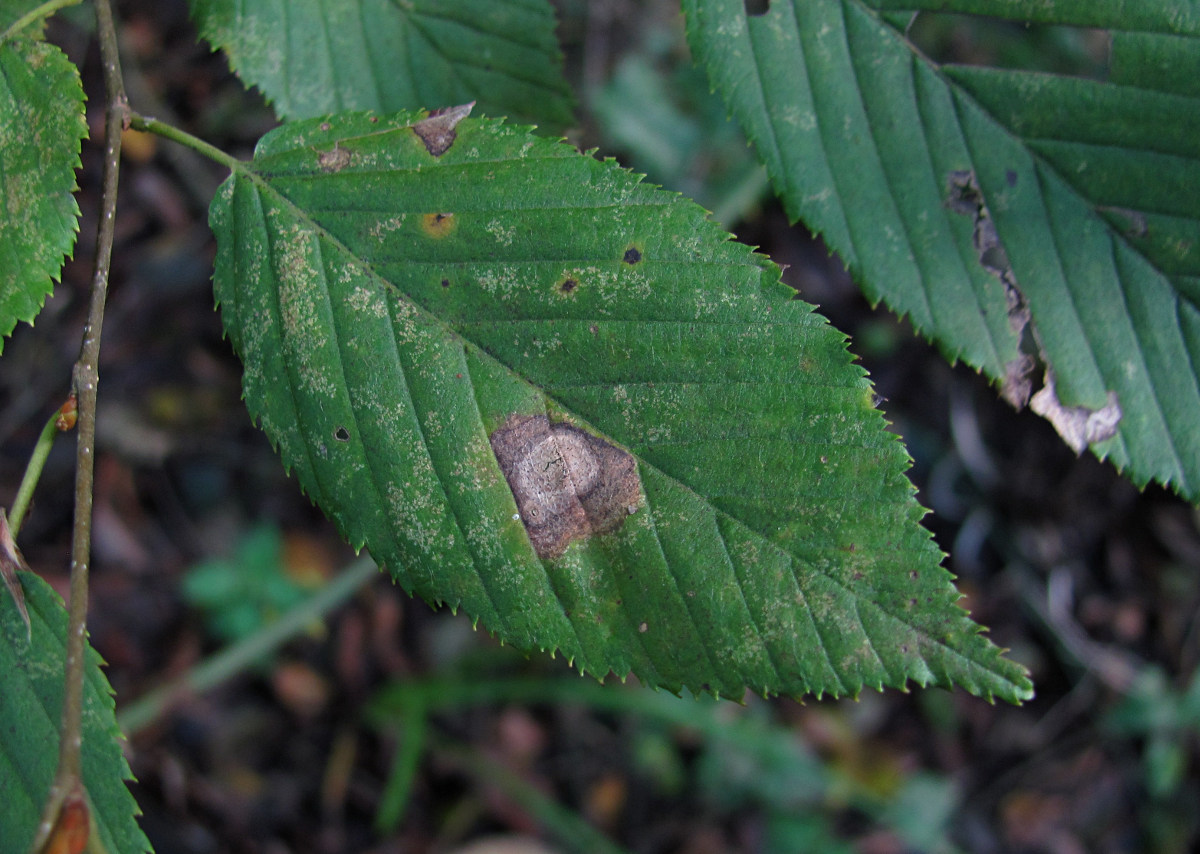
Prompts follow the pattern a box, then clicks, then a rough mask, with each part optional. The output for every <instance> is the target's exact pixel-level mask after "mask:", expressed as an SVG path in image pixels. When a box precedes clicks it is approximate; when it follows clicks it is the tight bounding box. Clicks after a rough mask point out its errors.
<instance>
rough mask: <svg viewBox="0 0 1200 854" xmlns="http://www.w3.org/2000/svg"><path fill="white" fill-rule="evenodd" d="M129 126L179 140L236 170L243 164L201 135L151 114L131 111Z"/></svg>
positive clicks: (175, 140)
mask: <svg viewBox="0 0 1200 854" xmlns="http://www.w3.org/2000/svg"><path fill="white" fill-rule="evenodd" d="M129 126H130V127H131V128H133V129H134V130H140V131H144V132H145V133H153V134H157V135H158V136H161V137H163V138H164V139H169V140H171V141H172V142H177V143H179V144H180V145H183V146H186V147H188V148H190V149H192V150H193V151H195V152H198V153H200V154H203V155H204V156H205V157H207V158H208V159H209V160H213V161H216V162H217V163H220V164H221V165H222V166H225V167H226V168H228V169H231V170H236V169H239V168H241V166H242V161H240V160H238V159H237V158H236V157H232V156H230V155H228V154H226V153H225V152H224V151H222V150H221V149H219V148H217V147H216V146H215V145H212V144H211V143H208V142H205V141H204V140H202V139H200V138H199V137H196V136H192V135H191V134H190V133H188V132H187V131H185V130H181V129H180V128H177V127H175V126H174V125H170V124H167V123H166V122H163V121H159V120H158V119H155V118H151V117H150V116H143V115H142V114H141V113H136V112H133V111H130V114H129Z"/></svg>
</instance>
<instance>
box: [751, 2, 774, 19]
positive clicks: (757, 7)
mask: <svg viewBox="0 0 1200 854" xmlns="http://www.w3.org/2000/svg"><path fill="white" fill-rule="evenodd" d="M745 2H746V14H747V15H749V16H750V17H751V18H757V17H758V16H759V15H765V14H767V12H768V11H770V9H771V0H745Z"/></svg>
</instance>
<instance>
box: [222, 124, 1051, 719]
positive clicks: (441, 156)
mask: <svg viewBox="0 0 1200 854" xmlns="http://www.w3.org/2000/svg"><path fill="white" fill-rule="evenodd" d="M464 115H465V111H462V110H460V111H453V112H451V113H447V114H443V115H440V116H430V117H427V118H422V117H421V116H420V115H419V114H399V115H390V116H375V115H370V114H341V115H338V116H334V117H331V118H328V119H326V120H313V121H306V122H299V123H295V124H291V125H285V126H284V127H281V128H279V129H277V130H275V131H273V132H271V133H270V134H268V135H267V136H265V137H264V138H263V139H262V140H261V141H260V143H259V146H258V149H257V152H256V154H255V157H254V160H253V161H252V162H250V163H247V164H244V165H240V166H239V167H237V168H236V169H235V170H234V173H233V174H232V175H231V176H230V178H229V180H228V181H227V182H226V183H225V184H224V185H223V187H222V189H221V191H220V192H219V193H218V196H217V198H216V199H215V200H214V202H213V206H212V209H211V224H212V227H213V231H214V232H215V234H216V236H217V241H218V254H217V262H216V294H217V300H218V303H219V305H220V308H221V313H222V319H223V321H224V324H225V328H226V330H227V332H228V334H229V336H230V338H231V339H232V342H233V344H234V346H235V348H236V350H237V351H238V353H239V354H240V355H241V358H242V361H243V362H244V364H245V367H246V370H245V378H244V390H245V397H246V400H247V403H248V406H249V408H250V411H251V413H252V415H253V417H254V418H256V419H257V420H258V422H259V423H260V424H261V426H262V427H263V429H264V430H265V431H266V432H267V433H268V435H269V436H270V438H271V439H272V441H273V442H274V443H275V445H276V446H277V447H278V449H279V451H280V453H281V454H282V456H283V458H284V461H285V463H286V464H287V466H288V467H289V468H290V469H291V470H293V471H294V472H295V473H296V476H297V477H298V479H299V481H300V484H301V486H302V487H303V488H304V490H305V491H306V492H307V493H308V494H309V495H310V496H312V497H313V498H314V499H315V500H316V501H317V502H318V504H320V506H321V507H322V508H323V509H324V510H325V511H326V512H327V513H328V514H329V515H330V516H331V517H332V518H333V519H334V521H335V522H336V523H337V524H338V526H339V527H340V528H341V530H342V531H343V533H344V534H345V535H346V537H347V538H348V539H349V540H350V541H351V542H352V543H353V544H354V545H355V546H361V545H366V546H367V547H368V548H369V549H370V551H371V554H372V556H373V557H374V558H375V559H376V560H377V561H379V562H380V563H381V564H384V565H386V566H387V567H388V568H389V569H390V570H391V572H392V574H393V575H394V576H395V578H396V579H397V580H398V581H399V582H400V583H401V584H402V585H403V586H404V588H405V589H407V590H409V591H412V592H416V593H418V594H420V595H421V596H422V597H423V598H425V599H426V600H428V601H430V602H432V603H448V604H449V605H450V606H451V607H454V608H463V609H464V610H465V611H466V612H467V613H468V614H470V615H471V616H472V617H474V618H475V619H476V620H477V621H479V622H482V623H483V625H484V626H485V627H486V628H488V629H489V630H491V631H493V632H495V633H496V634H497V635H498V636H499V637H500V638H502V639H503V640H504V641H505V642H507V643H511V644H513V645H515V646H517V647H519V648H521V649H524V650H535V649H543V650H561V651H562V652H563V653H564V654H565V655H566V656H567V657H568V658H569V659H570V660H571V661H573V662H574V664H575V665H576V666H577V667H578V668H579V669H580V670H583V671H587V672H589V673H593V674H595V675H597V676H599V677H602V678H603V677H604V676H606V675H607V674H609V673H610V672H611V673H615V674H616V675H617V676H619V677H622V678H624V677H625V676H626V675H627V674H629V673H634V674H636V675H637V676H638V678H640V679H642V680H643V681H645V682H649V683H651V684H654V685H657V686H661V687H665V688H668V689H670V690H672V691H677V690H679V689H681V688H682V687H685V686H686V687H687V688H689V689H692V690H697V691H709V692H712V693H715V694H719V695H722V696H728V697H741V696H742V694H743V693H744V691H745V690H746V689H747V688H749V689H752V690H754V691H756V692H762V693H781V694H790V695H800V694H808V693H815V694H856V693H858V691H859V690H860V689H861V688H862V687H863V686H869V687H872V688H879V687H881V686H883V685H891V686H896V687H904V686H905V685H906V684H907V683H908V682H909V681H912V682H915V683H917V684H919V685H927V684H933V683H936V684H939V685H944V686H950V685H952V684H958V685H962V686H964V687H966V688H967V689H968V690H970V691H972V692H974V693H976V694H979V695H982V696H985V697H988V698H991V697H993V696H997V697H1001V698H1003V699H1006V700H1011V701H1018V700H1020V699H1023V698H1027V697H1028V696H1030V694H1031V685H1030V683H1029V681H1028V679H1027V677H1026V675H1025V673H1024V671H1023V669H1022V668H1021V667H1020V666H1018V665H1016V664H1014V663H1013V662H1011V661H1008V660H1006V659H1004V658H1003V657H1002V656H1001V653H1000V651H999V650H998V649H997V648H996V647H994V646H993V645H991V644H990V643H989V642H988V641H987V639H986V638H985V637H983V636H982V635H981V634H980V630H979V628H978V626H976V625H975V624H973V623H972V622H971V621H970V619H969V618H968V616H967V614H966V613H965V612H964V611H963V610H962V609H961V608H960V607H959V606H958V605H957V603H956V600H957V598H958V596H957V594H956V592H955V590H954V587H953V585H952V584H951V578H950V575H949V573H947V572H946V571H945V570H944V569H943V568H941V567H940V565H939V563H940V557H941V556H940V554H939V552H938V550H937V548H936V547H935V546H934V544H933V543H932V541H931V539H930V536H929V534H928V533H927V532H926V531H925V529H923V528H922V527H921V525H920V524H919V520H920V518H921V517H922V515H923V514H924V511H923V510H922V509H921V507H920V506H919V505H918V504H917V503H916V501H915V499H914V497H913V489H912V486H911V485H910V484H909V482H908V480H907V478H906V476H905V471H906V469H907V468H908V465H909V459H908V456H907V454H906V453H905V451H904V448H903V446H902V445H901V443H900V442H899V440H898V439H897V438H896V437H895V436H894V435H893V434H891V433H889V432H888V431H887V430H886V429H885V427H886V425H885V422H884V420H883V417H882V416H881V415H880V413H879V412H878V411H877V410H876V409H874V408H873V405H872V391H871V385H870V383H869V381H868V380H867V378H866V376H865V374H864V372H863V370H862V369H861V368H860V367H858V366H857V365H855V364H854V363H853V359H852V357H851V356H850V354H849V353H848V352H847V349H846V341H845V336H843V335H842V334H841V333H839V332H837V331H836V330H834V329H832V328H831V327H830V326H829V325H828V324H827V322H826V321H825V320H824V319H823V318H821V317H820V316H818V315H817V314H815V313H814V312H813V310H812V307H811V306H809V305H807V304H805V303H803V302H800V301H798V300H796V299H794V298H793V296H794V294H793V293H792V292H791V291H790V290H789V289H788V288H787V287H786V286H784V285H783V284H782V283H781V281H780V272H779V269H778V268H777V267H776V266H775V265H774V264H772V263H771V262H770V261H769V260H767V259H766V258H763V257H762V256H759V255H756V254H754V253H753V252H752V251H751V250H750V249H749V248H747V247H745V246H742V245H740V244H737V243H734V242H731V241H730V240H729V236H728V235H727V234H725V233H724V232H723V231H722V230H721V229H720V228H719V227H718V226H717V225H715V224H714V223H713V222H711V221H709V220H708V219H707V218H706V217H705V214H704V211H703V210H702V209H701V208H699V207H698V206H697V205H695V204H694V203H692V202H689V201H687V200H685V199H683V198H680V197H679V196H676V195H673V194H669V193H666V192H663V191H661V190H659V189H657V188H655V187H652V186H649V185H646V184H643V183H641V182H640V181H641V179H640V177H639V176H636V175H633V174H631V173H629V172H627V171H624V170H622V169H620V168H619V167H617V166H616V165H615V164H613V163H611V162H600V161H597V160H596V159H594V158H592V157H589V156H586V155H582V154H579V153H578V152H576V151H575V150H574V149H573V148H571V147H569V146H567V145H565V144H562V143H555V142H550V141H548V140H544V139H540V138H538V137H536V136H533V135H532V134H531V133H530V130H529V129H528V128H521V127H514V126H510V125H506V124H503V123H501V122H499V121H494V120H474V119H470V118H463V116H464Z"/></svg>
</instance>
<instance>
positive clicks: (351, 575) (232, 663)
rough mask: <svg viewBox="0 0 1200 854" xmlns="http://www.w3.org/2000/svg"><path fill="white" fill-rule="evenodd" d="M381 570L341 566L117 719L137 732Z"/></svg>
mask: <svg viewBox="0 0 1200 854" xmlns="http://www.w3.org/2000/svg"><path fill="white" fill-rule="evenodd" d="M378 575H379V570H378V568H377V567H376V566H375V562H374V561H373V560H371V559H370V558H367V557H362V558H359V559H358V560H356V561H354V562H353V563H352V564H350V566H348V567H346V568H345V569H343V570H341V571H340V572H338V574H337V576H336V577H335V578H334V579H333V581H331V582H329V584H327V585H326V586H325V587H322V588H321V589H320V590H318V591H317V592H316V593H314V594H313V595H312V596H311V597H309V598H308V599H306V600H305V601H304V602H302V603H300V604H299V605H297V606H296V607H295V608H293V609H291V610H290V611H288V612H287V613H286V614H284V615H283V616H282V617H280V618H279V619H278V620H276V621H275V622H273V623H270V624H269V625H267V626H264V627H263V628H262V629H259V630H258V631H257V632H255V633H254V634H253V635H251V636H250V637H248V638H246V639H245V640H242V641H239V642H238V643H236V644H234V645H233V646H230V647H228V648H226V649H224V650H222V651H221V652H219V653H217V654H216V655H213V656H212V657H211V658H208V659H206V660H205V661H203V662H201V663H200V664H198V665H197V666H196V667H194V668H192V669H191V670H190V671H188V672H187V673H186V674H184V675H183V676H181V677H180V678H178V679H175V680H174V681H171V682H168V683H167V684H165V685H162V686H160V687H158V688H155V689H154V690H152V691H150V692H149V693H147V694H145V695H143V696H141V697H139V698H138V699H137V700H134V701H133V702H132V703H130V704H129V705H128V706H125V707H124V708H122V709H121V710H120V711H119V712H118V713H117V723H118V724H119V725H120V727H121V729H122V731H123V732H124V733H125V734H126V735H132V734H133V733H135V732H138V731H139V730H142V729H144V728H145V727H146V726H148V725H149V724H151V723H153V722H154V721H155V720H156V719H157V718H159V717H160V716H161V715H162V714H163V713H164V712H166V711H167V709H169V708H170V707H171V705H172V703H174V702H175V701H177V700H178V699H180V698H181V697H185V696H187V695H189V694H195V693H199V692H202V691H207V690H209V689H210V688H213V687H215V686H217V685H219V684H221V683H222V682H224V681H226V680H227V679H230V678H232V677H233V676H236V675H237V674H238V673H241V672H242V671H244V670H245V669H246V668H247V667H249V666H250V665H252V664H253V663H254V662H256V661H259V660H261V659H262V657H263V656H264V655H266V654H267V653H269V652H272V651H274V650H276V649H278V648H279V647H281V646H282V645H283V644H285V643H287V641H289V640H291V639H292V638H294V637H296V636H297V635H299V634H300V633H302V632H303V631H304V630H305V629H306V628H308V627H309V626H310V625H312V623H313V621H314V620H318V619H320V618H321V617H323V616H325V615H326V614H328V613H329V612H330V611H332V610H334V609H335V608H337V607H338V606H339V605H341V604H342V603H343V602H345V601H346V600H347V599H349V598H350V597H351V596H353V595H354V594H355V592H357V591H358V590H360V589H361V588H362V587H364V586H365V585H366V584H367V583H368V582H370V581H371V579H373V578H376V577H377V576H378Z"/></svg>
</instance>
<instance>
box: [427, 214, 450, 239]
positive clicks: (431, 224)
mask: <svg viewBox="0 0 1200 854" xmlns="http://www.w3.org/2000/svg"><path fill="white" fill-rule="evenodd" d="M456 225H457V223H456V222H455V220H454V214H452V213H427V214H422V215H421V231H423V232H425V234H426V235H427V236H429V237H432V238H433V239H434V240H441V239H442V238H444V237H449V236H450V234H451V233H452V232H453V231H454V227H455V226H456Z"/></svg>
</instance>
